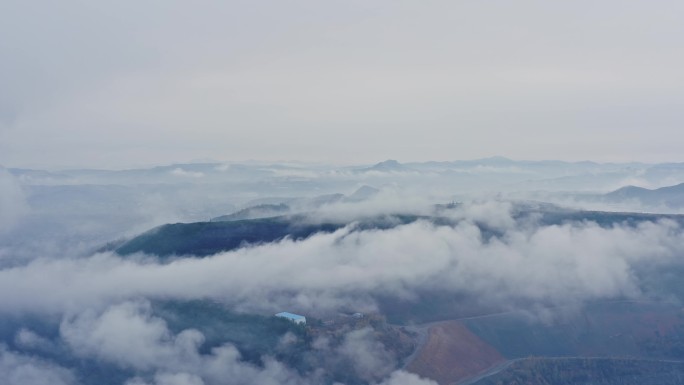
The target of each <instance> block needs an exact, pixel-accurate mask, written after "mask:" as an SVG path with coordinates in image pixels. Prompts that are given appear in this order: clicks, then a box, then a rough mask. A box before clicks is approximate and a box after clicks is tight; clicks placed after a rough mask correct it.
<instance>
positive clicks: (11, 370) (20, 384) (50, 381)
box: [0, 345, 77, 385]
mask: <svg viewBox="0 0 684 385" xmlns="http://www.w3.org/2000/svg"><path fill="white" fill-rule="evenodd" d="M0 378H2V383H3V384H5V385H76V384H77V381H76V376H75V375H74V374H73V373H72V372H71V371H70V370H68V369H66V368H63V367H61V366H59V365H56V364H53V363H50V362H48V361H45V360H42V359H40V358H34V357H31V356H27V355H23V354H20V353H16V352H12V351H10V350H8V349H7V347H6V346H4V345H0Z"/></svg>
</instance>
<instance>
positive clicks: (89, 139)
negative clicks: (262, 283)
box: [0, 0, 684, 168]
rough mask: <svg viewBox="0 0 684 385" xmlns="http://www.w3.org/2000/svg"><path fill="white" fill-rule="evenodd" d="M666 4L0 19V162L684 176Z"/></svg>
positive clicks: (151, 4) (29, 4)
mask: <svg viewBox="0 0 684 385" xmlns="http://www.w3.org/2000/svg"><path fill="white" fill-rule="evenodd" d="M683 13H684V3H682V2H680V1H667V0H663V1H650V2H646V1H631V0H605V1H585V0H579V1H572V2H549V1H541V0H539V1H529V0H523V1H516V2H510V1H421V2H410V1H389V0H387V1H383V0H379V1H372V2H369V1H336V0H331V1H325V2H321V1H288V2H282V1H273V0H265V1H194V2H186V1H173V0H170V1H129V0H122V1H116V2H113V1H112V2H88V1H76V0H65V1H60V2H53V1H47V0H36V1H19V0H9V1H3V2H2V3H0V165H3V166H5V167H42V168H64V167H101V168H123V167H133V166H139V165H151V164H164V163H172V162H184V161H192V160H203V159H215V160H220V161H242V160H262V161H284V160H288V161H291V160H298V161H312V162H330V163H340V164H358V163H371V162H377V161H381V160H384V159H389V158H391V159H398V160H400V161H421V160H454V159H473V158H482V157H488V156H494V155H500V156H506V157H510V158H514V159H531V160H538V159H562V160H595V161H612V162H621V161H644V162H666V161H668V162H679V161H683V160H684V159H682V156H681V148H682V146H683V145H684V130H682V129H681V127H682V123H684V108H683V107H684V72H683V71H682V70H681V69H682V68H684V50H682V49H681V36H684V23H681V16H682V14H683Z"/></svg>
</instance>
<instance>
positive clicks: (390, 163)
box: [361, 159, 410, 172]
mask: <svg viewBox="0 0 684 385" xmlns="http://www.w3.org/2000/svg"><path fill="white" fill-rule="evenodd" d="M409 170H410V169H409V168H408V167H406V166H404V165H403V164H401V163H399V162H398V161H396V160H394V159H388V160H386V161H384V162H380V163H376V164H375V165H373V166H371V167H367V168H364V169H361V171H362V172H369V171H377V172H402V171H409Z"/></svg>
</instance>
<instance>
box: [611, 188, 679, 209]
mask: <svg viewBox="0 0 684 385" xmlns="http://www.w3.org/2000/svg"><path fill="white" fill-rule="evenodd" d="M604 197H605V199H607V200H608V201H624V200H636V201H639V202H641V203H642V204H644V205H649V206H658V205H660V206H667V207H671V208H678V207H684V183H680V184H678V185H675V186H667V187H661V188H658V189H654V190H649V189H646V188H643V187H637V186H626V187H622V188H620V189H617V190H615V191H613V192H610V193H608V194H605V196H604Z"/></svg>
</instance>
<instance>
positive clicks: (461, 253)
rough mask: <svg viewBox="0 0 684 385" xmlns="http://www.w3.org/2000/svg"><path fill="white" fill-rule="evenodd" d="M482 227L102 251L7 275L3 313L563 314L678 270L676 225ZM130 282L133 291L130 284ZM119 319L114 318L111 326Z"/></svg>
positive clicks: (418, 227)
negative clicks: (466, 303)
mask: <svg viewBox="0 0 684 385" xmlns="http://www.w3.org/2000/svg"><path fill="white" fill-rule="evenodd" d="M483 207H485V206H483V205H482V204H476V205H475V206H474V208H472V209H464V210H463V211H461V213H460V214H459V215H462V214H463V213H467V212H473V213H475V214H476V215H474V218H475V219H477V220H478V221H481V220H486V221H489V222H491V223H494V224H497V225H498V226H501V230H500V231H501V234H500V235H496V236H491V235H487V236H485V235H483V234H482V233H481V230H480V228H479V227H478V226H477V225H476V224H475V223H474V219H467V220H466V219H463V220H461V221H460V222H457V223H456V224H454V225H436V224H433V223H431V222H429V221H426V220H419V221H416V222H413V223H410V224H407V225H400V226H397V227H394V228H392V229H387V230H360V229H357V228H356V227H355V225H354V224H352V225H349V226H347V227H345V228H342V229H340V230H338V231H336V232H334V233H329V234H318V235H314V236H312V237H310V238H308V239H306V240H303V241H293V240H290V239H286V240H283V241H281V242H277V243H272V244H266V245H261V246H255V247H249V248H243V249H238V250H235V251H231V252H225V253H219V254H216V255H213V256H209V257H206V258H202V259H199V258H183V259H178V260H174V261H171V262H168V263H161V262H158V261H156V260H155V259H154V258H151V259H150V258H143V259H139V258H130V257H128V258H124V257H120V256H117V255H115V254H112V253H100V254H96V255H94V256H92V257H88V258H80V259H71V258H66V259H60V260H54V259H36V260H34V261H32V262H31V263H28V264H26V265H24V266H15V267H12V268H6V269H3V270H0V312H11V313H12V312H23V311H29V312H57V313H62V312H68V311H70V310H80V309H83V308H84V307H91V306H95V307H97V306H104V305H106V304H109V303H111V302H112V301H120V300H125V299H129V298H136V297H149V298H181V299H191V298H214V299H217V300H219V301H222V302H225V303H228V304H230V305H232V306H238V307H242V308H243V309H250V310H252V311H258V312H270V311H273V310H278V309H280V308H283V307H288V308H300V309H305V310H308V311H314V312H315V311H325V310H334V309H336V308H339V307H340V306H344V305H345V304H349V303H352V304H354V306H357V307H358V306H361V307H365V308H367V309H372V308H373V306H374V305H373V301H372V298H373V297H374V296H378V295H380V296H390V297H395V298H407V299H411V298H415V294H416V293H417V292H419V291H421V290H439V291H445V292H450V293H461V294H467V295H473V296H477V297H478V298H479V299H480V300H481V301H482V302H483V303H489V304H492V305H497V306H501V305H503V304H511V306H516V304H518V305H519V304H520V303H525V302H534V303H538V304H545V305H562V304H568V303H575V302H577V301H585V300H592V299H600V298H612V297H620V296H628V297H632V298H635V297H638V296H639V295H640V286H639V285H640V282H639V279H638V277H637V276H636V275H635V270H637V269H638V267H639V266H640V264H643V263H646V262H648V263H649V264H652V265H653V266H659V265H665V264H668V263H681V262H682V261H681V260H680V259H678V258H679V257H680V245H681V243H682V241H684V239H683V238H684V236H683V235H682V232H681V229H680V228H679V227H678V225H676V224H675V223H672V222H668V221H662V222H657V223H653V222H644V223H641V224H639V225H637V226H627V225H624V226H623V225H616V226H613V227H601V226H599V225H597V224H595V223H592V222H586V223H585V222H576V223H567V224H563V225H554V226H530V225H529V224H526V226H515V225H513V224H514V223H515V222H510V221H513V220H512V219H508V220H506V219H502V218H505V215H506V213H507V212H508V210H509V207H508V206H507V205H505V204H498V203H497V204H494V205H493V206H492V207H498V208H500V210H501V212H496V210H494V212H492V213H490V212H489V210H490V209H491V208H487V209H484V208H483ZM124 282H125V284H124ZM113 315H114V314H112V316H113Z"/></svg>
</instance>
